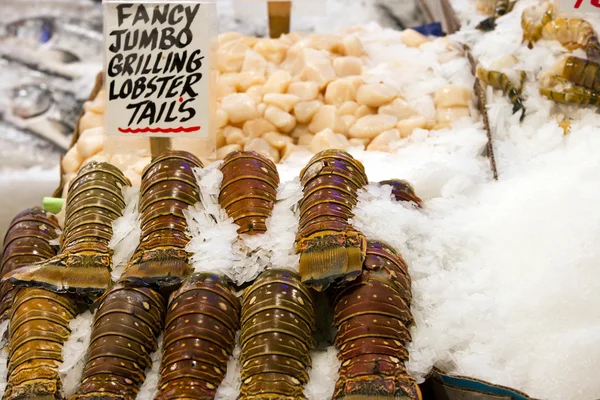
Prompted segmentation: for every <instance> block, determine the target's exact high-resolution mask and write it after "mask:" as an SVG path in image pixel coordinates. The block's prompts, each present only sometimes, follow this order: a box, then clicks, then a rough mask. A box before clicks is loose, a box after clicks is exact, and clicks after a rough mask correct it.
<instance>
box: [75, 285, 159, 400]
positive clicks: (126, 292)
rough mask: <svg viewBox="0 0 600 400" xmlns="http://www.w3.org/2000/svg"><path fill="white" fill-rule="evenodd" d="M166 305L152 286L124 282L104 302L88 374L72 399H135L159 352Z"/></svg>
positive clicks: (94, 331) (98, 313) (92, 342)
mask: <svg viewBox="0 0 600 400" xmlns="http://www.w3.org/2000/svg"><path fill="white" fill-rule="evenodd" d="M164 315H165V301H164V299H163V297H162V296H161V295H160V294H159V293H157V292H155V291H153V290H151V289H149V288H132V287H127V286H124V285H122V284H118V285H116V286H114V287H113V288H111V289H110V290H109V291H108V292H106V293H105V294H104V295H103V296H102V297H101V298H100V301H99V307H98V310H97V311H96V315H95V316H94V324H93V326H92V336H91V339H90V344H89V347H88V349H87V353H86V362H85V367H84V369H83V376H82V380H81V384H80V385H79V389H78V390H77V394H76V395H74V396H72V397H71V398H70V399H71V400H92V399H93V400H98V399H107V400H108V399H115V400H116V399H119V400H134V399H135V397H136V394H137V392H138V390H139V386H140V385H141V384H142V382H143V381H144V379H145V376H146V375H145V371H146V369H147V368H149V367H150V366H151V365H152V360H151V358H150V355H151V354H152V352H154V351H156V349H157V344H158V343H157V339H158V335H159V334H160V332H161V330H162V326H163V318H164Z"/></svg>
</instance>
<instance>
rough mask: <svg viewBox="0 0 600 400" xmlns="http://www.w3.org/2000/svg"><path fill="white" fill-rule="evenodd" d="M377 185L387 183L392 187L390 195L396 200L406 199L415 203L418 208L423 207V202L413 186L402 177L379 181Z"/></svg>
mask: <svg viewBox="0 0 600 400" xmlns="http://www.w3.org/2000/svg"><path fill="white" fill-rule="evenodd" d="M379 185H389V186H391V187H392V196H393V197H394V199H396V201H408V202H413V203H415V204H416V205H417V206H418V207H419V208H422V207H423V202H422V200H421V198H419V196H417V193H416V192H415V188H414V187H413V186H412V185H411V184H410V182H408V181H405V180H404V179H388V180H385V181H381V182H379Z"/></svg>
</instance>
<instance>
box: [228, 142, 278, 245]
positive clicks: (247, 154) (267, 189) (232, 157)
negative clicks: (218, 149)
mask: <svg viewBox="0 0 600 400" xmlns="http://www.w3.org/2000/svg"><path fill="white" fill-rule="evenodd" d="M220 170H221V172H222V173H223V182H222V183H221V192H220V193H219V204H220V205H221V207H222V208H223V209H225V211H227V215H229V217H231V218H233V221H234V222H235V223H236V224H237V225H238V226H239V229H238V231H237V232H238V233H239V234H242V233H246V234H249V235H254V234H258V233H262V232H265V231H266V230H267V224H266V220H267V218H269V217H270V216H271V213H272V211H273V206H274V204H275V200H276V199H277V186H278V185H279V174H278V173H277V167H276V166H275V164H274V163H273V161H271V160H269V159H268V158H266V157H265V156H263V155H261V154H259V153H256V152H253V151H234V152H231V153H229V154H228V155H227V156H226V157H225V159H224V161H223V164H222V165H221V167H220Z"/></svg>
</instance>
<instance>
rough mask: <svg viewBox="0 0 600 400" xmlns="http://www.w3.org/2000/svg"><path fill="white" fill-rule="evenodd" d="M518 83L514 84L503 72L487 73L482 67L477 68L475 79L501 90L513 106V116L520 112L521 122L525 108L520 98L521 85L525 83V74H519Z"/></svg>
mask: <svg viewBox="0 0 600 400" xmlns="http://www.w3.org/2000/svg"><path fill="white" fill-rule="evenodd" d="M519 75H520V78H521V79H520V82H519V83H517V84H515V83H513V82H512V81H511V80H510V78H509V77H508V76H507V75H506V74H505V73H503V72H499V71H489V70H486V69H485V68H483V67H482V66H478V67H477V77H478V78H479V79H481V80H482V81H483V82H484V83H485V84H487V85H490V86H491V87H493V88H494V89H496V90H502V92H503V93H504V94H505V95H506V96H508V98H509V100H510V102H511V103H512V105H513V110H512V111H513V114H516V113H517V112H519V110H520V111H521V118H520V120H521V121H523V119H524V118H525V106H523V99H522V97H521V90H522V88H523V83H524V82H525V77H526V75H525V72H523V71H521V72H520V74H519Z"/></svg>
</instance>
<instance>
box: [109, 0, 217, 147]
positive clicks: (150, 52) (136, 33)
mask: <svg viewBox="0 0 600 400" xmlns="http://www.w3.org/2000/svg"><path fill="white" fill-rule="evenodd" d="M104 7H105V9H104V12H105V16H104V18H105V21H104V46H105V49H104V52H105V60H104V62H105V88H106V93H107V103H106V128H107V132H108V134H109V135H121V136H152V137H195V138H208V137H209V134H210V126H209V121H210V110H211V108H212V107H211V105H210V104H209V102H210V101H211V99H210V95H209V89H210V81H211V79H210V74H211V71H210V61H211V60H210V58H211V50H212V49H211V46H212V43H211V42H212V39H213V37H214V36H216V32H215V23H214V19H215V15H216V4H215V3H214V2H203V3H199V2H193V1H189V2H185V1H183V2H106V3H105V5H104Z"/></svg>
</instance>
